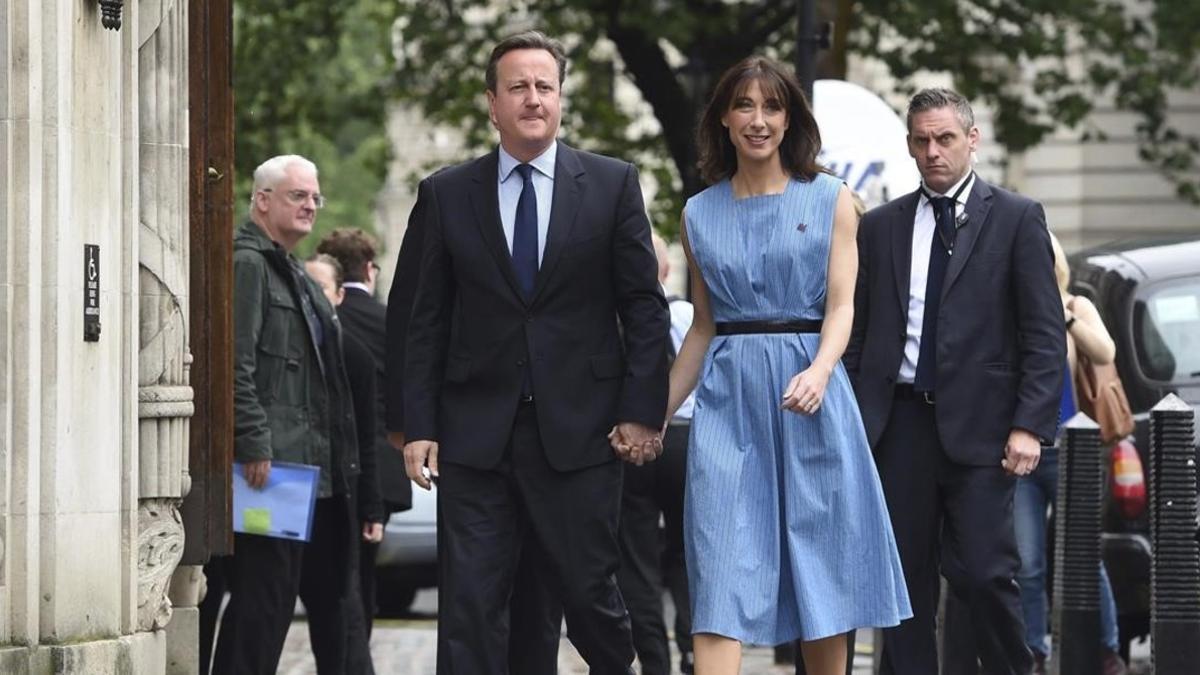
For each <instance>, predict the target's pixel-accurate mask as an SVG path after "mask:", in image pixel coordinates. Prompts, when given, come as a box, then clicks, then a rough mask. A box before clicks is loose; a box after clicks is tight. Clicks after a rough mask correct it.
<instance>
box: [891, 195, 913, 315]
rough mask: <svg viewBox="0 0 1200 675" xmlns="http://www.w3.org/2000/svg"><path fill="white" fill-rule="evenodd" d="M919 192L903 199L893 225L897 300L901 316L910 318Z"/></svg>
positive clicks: (893, 258) (893, 267)
mask: <svg viewBox="0 0 1200 675" xmlns="http://www.w3.org/2000/svg"><path fill="white" fill-rule="evenodd" d="M919 198H920V193H919V192H913V193H912V194H910V195H907V196H905V197H902V198H901V200H900V203H899V213H898V214H896V222H895V223H894V224H893V225H892V228H891V229H892V271H893V272H894V273H895V274H896V300H897V301H898V302H899V303H900V313H901V316H908V296H909V284H910V282H911V278H912V240H913V226H914V224H915V223H914V221H915V219H916V215H917V201H918V199H919Z"/></svg>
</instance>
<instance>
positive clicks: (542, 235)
mask: <svg viewBox="0 0 1200 675" xmlns="http://www.w3.org/2000/svg"><path fill="white" fill-rule="evenodd" d="M557 157H558V141H555V142H553V143H551V144H550V147H548V148H546V150H545V151H543V152H542V154H540V155H538V156H537V157H534V158H533V160H532V161H530V162H529V164H530V165H532V166H533V173H532V174H530V175H531V176H532V177H533V190H534V193H535V194H536V195H537V222H538V266H539V267H541V264H542V253H544V252H545V250H546V233H547V232H548V231H549V230H550V206H551V203H552V202H553V201H554V160H555V159H556V158H557ZM520 163H521V162H518V161H517V159H516V158H515V157H513V156H512V155H510V154H508V151H506V150H505V149H504V146H500V171H499V175H498V176H497V183H496V189H497V190H499V196H500V224H501V225H503V226H504V240H505V241H507V242H508V252H509V253H510V254H511V253H512V246H513V230H514V229H515V228H516V222H517V202H518V201H520V199H521V190H522V189H523V188H524V187H525V184H524V182H523V181H522V180H521V174H519V173H517V172H516V171H515V169H516V168H517V165H518V164H520Z"/></svg>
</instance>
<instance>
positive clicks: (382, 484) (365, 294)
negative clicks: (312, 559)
mask: <svg viewBox="0 0 1200 675" xmlns="http://www.w3.org/2000/svg"><path fill="white" fill-rule="evenodd" d="M317 252H318V253H324V254H326V255H330V256H333V258H335V259H336V260H337V261H338V263H340V265H341V267H342V273H343V274H344V276H345V280H344V282H343V284H342V289H343V291H344V293H343V296H342V302H341V305H339V306H338V316H339V317H340V318H341V320H342V326H343V327H344V328H345V329H346V333H347V334H348V335H353V336H354V337H356V338H357V339H358V340H359V341H360V342H362V343H363V344H364V345H365V346H366V347H367V349H369V350H370V356H371V358H372V361H373V366H374V367H373V370H372V372H371V375H372V377H374V378H375V382H376V391H377V393H378V396H377V397H376V399H377V400H376V402H375V403H374V406H375V407H374V415H373V419H374V420H376V425H375V427H373V428H372V429H370V430H369V432H370V433H371V434H372V436H373V437H374V439H375V440H374V443H373V447H374V449H375V450H374V453H375V457H376V467H377V471H376V475H377V476H378V486H379V494H380V496H381V497H382V500H383V507H384V510H385V511H386V514H385V522H386V518H387V517H388V516H390V515H391V514H392V513H396V512H398V511H407V510H408V509H410V508H412V482H411V481H409V479H408V475H407V474H405V472H404V459H403V457H402V456H401V454H400V451H399V450H398V449H396V448H393V447H392V446H391V445H390V444H389V443H388V440H387V429H386V425H385V424H384V382H385V381H386V380H385V378H384V372H385V364H386V363H387V351H388V345H387V309H386V308H385V307H384V306H383V304H381V303H380V302H378V301H377V300H375V298H374V293H375V279H376V276H377V275H378V273H379V266H378V265H376V264H375V256H376V254H377V249H376V245H375V239H374V238H373V237H371V235H369V234H367V233H366V232H363V231H362V230H359V229H357V228H349V227H340V228H337V229H335V230H333V231H332V232H330V233H329V234H327V235H325V236H324V237H322V238H321V241H320V243H318V244H317ZM379 546H380V543H379V542H369V541H364V542H362V545H361V546H360V548H359V553H360V557H359V561H358V572H359V581H360V592H361V595H362V605H363V610H364V612H365V615H366V632H367V636H368V637H370V634H371V629H372V622H373V619H374V617H375V612H376V605H377V603H376V596H375V594H376V590H375V589H376V583H375V559H376V557H378V555H379Z"/></svg>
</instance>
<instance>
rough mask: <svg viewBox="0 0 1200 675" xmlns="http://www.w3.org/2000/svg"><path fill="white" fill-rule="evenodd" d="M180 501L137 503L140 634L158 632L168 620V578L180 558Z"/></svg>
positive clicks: (181, 529)
mask: <svg viewBox="0 0 1200 675" xmlns="http://www.w3.org/2000/svg"><path fill="white" fill-rule="evenodd" d="M180 503H181V500H179V499H143V500H141V501H139V502H138V613H137V629H138V630H139V631H149V630H158V629H161V628H163V627H164V626H166V625H167V623H168V622H169V621H170V620H171V601H170V599H169V598H168V597H167V591H168V590H169V588H170V584H171V576H172V575H173V574H174V573H175V567H176V566H177V565H178V564H179V560H180V558H182V557H183V519H182V518H181V517H180V516H179V504H180Z"/></svg>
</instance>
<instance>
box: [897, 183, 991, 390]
mask: <svg viewBox="0 0 1200 675" xmlns="http://www.w3.org/2000/svg"><path fill="white" fill-rule="evenodd" d="M963 181H969V182H968V183H967V185H966V187H965V188H964V189H963V191H962V192H959V194H958V199H957V201H956V203H955V205H954V217H955V218H958V214H959V213H961V212H962V210H963V209H965V208H966V207H967V198H968V197H970V196H971V190H972V189H973V188H974V186H975V172H974V171H968V172H967V175H965V176H963V177H962V178H960V179H959V181H958V182H957V183H955V184H954V185H952V186H951V187H950V189H949V190H948V191H947V192H946V194H945V195H942V196H944V197H945V196H949V195H952V194H954V193H955V192H958V188H959V186H961V185H962V184H963ZM926 191H927V192H929V194H932V195H938V194H939V193H937V192H934V191H933V190H930V189H929V188H928V187H926V188H925V190H924V191H922V193H921V194H920V196H918V197H917V214H916V217H915V218H914V219H913V238H912V269H911V270H910V271H909V276H908V339H907V340H906V341H905V343H904V360H903V361H901V362H900V373H899V374H898V375H897V377H896V381H897V382H904V383H907V384H912V381H913V379H914V378H916V376H917V358H919V357H920V355H921V328H922V326H923V325H924V322H925V284H926V282H927V280H928V279H927V277H928V275H929V248H930V247H931V246H932V245H933V236H934V231H935V230H936V221H935V219H934V217H933V206H931V205H930V203H929V199H928V198H927V197H926V196H925V194H924V193H925V192H926Z"/></svg>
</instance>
